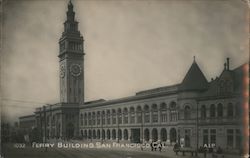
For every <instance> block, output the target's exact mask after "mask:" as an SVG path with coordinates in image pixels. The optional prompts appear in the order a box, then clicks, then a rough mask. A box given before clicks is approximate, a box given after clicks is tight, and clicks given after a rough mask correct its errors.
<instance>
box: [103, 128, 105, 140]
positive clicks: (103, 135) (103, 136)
mask: <svg viewBox="0 0 250 158" xmlns="http://www.w3.org/2000/svg"><path fill="white" fill-rule="evenodd" d="M102 139H105V130H104V129H103V130H102Z"/></svg>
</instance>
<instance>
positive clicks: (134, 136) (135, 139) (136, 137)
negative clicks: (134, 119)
mask: <svg viewBox="0 0 250 158" xmlns="http://www.w3.org/2000/svg"><path fill="white" fill-rule="evenodd" d="M131 142H132V143H140V128H134V129H133V128H132V129H131Z"/></svg>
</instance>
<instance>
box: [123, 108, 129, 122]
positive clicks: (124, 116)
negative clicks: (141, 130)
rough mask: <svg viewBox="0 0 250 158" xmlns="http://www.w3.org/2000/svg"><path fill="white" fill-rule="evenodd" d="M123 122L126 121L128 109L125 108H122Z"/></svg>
mask: <svg viewBox="0 0 250 158" xmlns="http://www.w3.org/2000/svg"><path fill="white" fill-rule="evenodd" d="M123 123H124V124H127V123H128V109H127V108H124V109H123Z"/></svg>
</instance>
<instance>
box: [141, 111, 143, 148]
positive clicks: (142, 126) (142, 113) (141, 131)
mask: <svg viewBox="0 0 250 158" xmlns="http://www.w3.org/2000/svg"><path fill="white" fill-rule="evenodd" d="M143 118H144V117H143V111H142V110H141V130H142V131H141V132H142V144H143V142H144V139H143V138H144V132H143Z"/></svg>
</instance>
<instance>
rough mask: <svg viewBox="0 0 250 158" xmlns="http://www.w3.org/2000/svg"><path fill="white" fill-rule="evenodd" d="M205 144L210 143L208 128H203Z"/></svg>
mask: <svg viewBox="0 0 250 158" xmlns="http://www.w3.org/2000/svg"><path fill="white" fill-rule="evenodd" d="M204 144H206V145H208V130H207V129H204V130H203V145H204Z"/></svg>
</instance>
